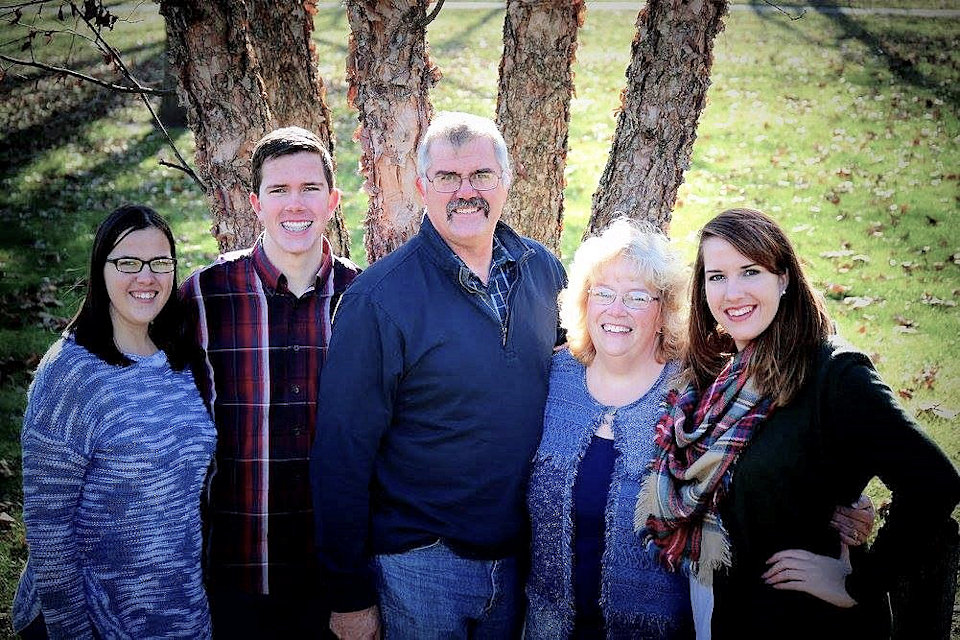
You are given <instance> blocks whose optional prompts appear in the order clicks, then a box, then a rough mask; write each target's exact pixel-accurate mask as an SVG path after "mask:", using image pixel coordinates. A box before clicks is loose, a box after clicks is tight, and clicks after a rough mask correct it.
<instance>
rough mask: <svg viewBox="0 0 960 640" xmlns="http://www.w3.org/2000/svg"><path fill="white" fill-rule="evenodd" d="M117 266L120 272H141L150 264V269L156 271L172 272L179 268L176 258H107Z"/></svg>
mask: <svg viewBox="0 0 960 640" xmlns="http://www.w3.org/2000/svg"><path fill="white" fill-rule="evenodd" d="M107 262H109V263H110V264H112V265H113V266H115V267H116V268H117V271H119V272H120V273H140V272H141V271H143V265H145V264H146V265H150V271H152V272H154V273H170V272H172V271H173V270H174V269H176V268H177V259H176V258H163V257H159V258H150V259H149V260H141V259H140V258H127V257H123V258H113V259H111V260H107Z"/></svg>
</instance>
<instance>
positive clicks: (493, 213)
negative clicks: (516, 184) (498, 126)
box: [417, 137, 509, 254]
mask: <svg viewBox="0 0 960 640" xmlns="http://www.w3.org/2000/svg"><path fill="white" fill-rule="evenodd" d="M479 171H492V172H493V173H496V174H497V175H502V173H503V171H502V168H501V167H500V163H499V162H497V156H496V153H495V152H494V148H493V142H491V141H490V140H489V139H487V138H480V137H478V138H473V139H472V140H470V141H468V142H466V143H465V144H463V145H461V146H459V147H455V146H453V145H452V144H450V142H449V141H447V140H436V141H435V142H434V143H433V144H432V145H430V164H429V168H428V170H427V177H428V178H429V179H430V180H435V179H436V177H437V176H438V175H442V174H448V175H449V174H458V175H459V176H460V178H461V184H460V189H459V190H457V191H455V192H453V193H439V192H438V191H437V190H436V189H435V188H434V186H433V185H432V184H431V183H430V182H429V181H428V180H424V179H423V178H420V177H418V178H417V190H418V191H419V192H420V195H421V196H422V197H423V202H424V204H425V205H426V207H427V216H428V217H429V218H430V222H431V223H433V226H434V228H436V230H437V232H438V233H439V234H440V236H441V237H442V238H443V239H444V241H445V242H446V243H447V244H448V245H450V248H451V249H453V250H454V251H455V252H457V253H458V254H460V253H461V251H464V252H470V253H472V252H474V251H477V250H483V249H484V248H485V249H486V250H487V251H489V249H490V247H491V245H492V243H493V230H494V228H495V227H496V226H497V221H498V220H499V219H500V216H501V214H502V213H503V205H504V203H505V202H506V200H507V187H508V186H509V185H508V184H507V183H506V181H505V180H504V179H503V178H501V180H500V182H499V184H497V186H496V187H495V188H493V189H491V190H489V191H477V190H476V189H474V188H473V187H472V186H471V184H470V180H469V176H471V175H473V174H474V173H476V172H479Z"/></svg>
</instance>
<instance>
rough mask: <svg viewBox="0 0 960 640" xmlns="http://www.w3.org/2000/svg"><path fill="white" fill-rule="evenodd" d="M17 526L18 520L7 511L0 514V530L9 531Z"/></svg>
mask: <svg viewBox="0 0 960 640" xmlns="http://www.w3.org/2000/svg"><path fill="white" fill-rule="evenodd" d="M15 524H17V520H16V518H14V517H13V516H11V515H10V514H9V513H7V512H6V511H4V512H3V513H0V529H9V528H10V527H12V526H13V525H15Z"/></svg>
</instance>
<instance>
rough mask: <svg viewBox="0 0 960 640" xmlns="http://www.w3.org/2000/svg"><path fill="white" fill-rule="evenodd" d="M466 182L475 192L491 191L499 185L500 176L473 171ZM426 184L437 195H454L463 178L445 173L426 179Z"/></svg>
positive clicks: (457, 174)
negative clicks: (428, 184) (431, 186)
mask: <svg viewBox="0 0 960 640" xmlns="http://www.w3.org/2000/svg"><path fill="white" fill-rule="evenodd" d="M467 180H468V181H469V182H470V186H471V187H473V188H474V189H476V190H477V191H492V190H493V189H496V188H497V185H498V184H500V176H499V175H497V174H496V173H494V172H493V171H487V170H481V171H474V172H473V173H471V174H470V175H469V176H467ZM427 182H429V183H430V184H432V185H433V188H434V189H435V190H436V192H437V193H456V192H457V191H459V190H460V186H461V185H462V184H463V176H461V175H460V174H459V173H449V172H446V171H445V172H441V173H438V174H437V175H435V176H433V178H432V179H431V178H427Z"/></svg>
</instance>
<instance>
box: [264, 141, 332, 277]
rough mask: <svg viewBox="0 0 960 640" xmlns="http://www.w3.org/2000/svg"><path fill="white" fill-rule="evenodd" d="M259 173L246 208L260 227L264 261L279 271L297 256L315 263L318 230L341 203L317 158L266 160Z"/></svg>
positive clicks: (320, 248) (320, 247) (319, 245)
mask: <svg viewBox="0 0 960 640" xmlns="http://www.w3.org/2000/svg"><path fill="white" fill-rule="evenodd" d="M262 174H263V178H262V181H261V183H260V190H259V192H258V193H251V194H250V204H251V205H252V206H253V210H254V211H255V212H256V214H257V219H258V220H260V223H261V224H262V225H263V232H264V238H263V244H264V249H265V250H266V252H267V257H269V258H270V261H271V262H273V263H274V264H275V265H276V266H277V267H279V268H280V269H281V270H284V267H285V265H286V263H288V262H289V261H290V260H298V259H301V258H311V259H313V258H315V262H316V264H319V263H320V259H321V257H322V253H323V244H322V241H321V237H322V235H323V231H324V229H325V228H326V226H327V222H329V221H330V217H331V216H332V215H333V212H334V210H335V209H336V208H337V205H338V204H339V203H340V190H339V189H336V188H334V189H330V186H329V185H328V184H327V179H326V177H325V175H324V171H323V161H322V160H321V158H320V156H319V154H316V153H310V152H307V151H301V152H298V153H293V154H288V155H283V156H278V157H276V158H270V159H269V160H266V161H264V163H263V168H262Z"/></svg>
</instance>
